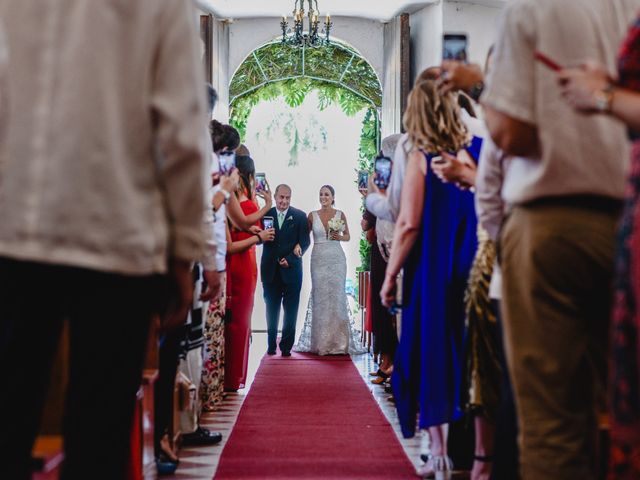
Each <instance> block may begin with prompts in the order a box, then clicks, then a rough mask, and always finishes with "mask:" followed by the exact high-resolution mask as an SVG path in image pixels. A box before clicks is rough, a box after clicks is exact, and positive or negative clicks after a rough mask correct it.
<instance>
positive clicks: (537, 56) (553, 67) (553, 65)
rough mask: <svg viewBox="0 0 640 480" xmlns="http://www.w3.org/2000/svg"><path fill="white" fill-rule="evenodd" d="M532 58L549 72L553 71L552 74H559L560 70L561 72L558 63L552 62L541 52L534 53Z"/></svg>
mask: <svg viewBox="0 0 640 480" xmlns="http://www.w3.org/2000/svg"><path fill="white" fill-rule="evenodd" d="M533 58H535V59H536V60H537V61H539V62H540V63H542V64H543V65H544V66H546V67H547V68H549V69H550V70H553V71H554V72H559V71H560V70H562V66H560V64H559V63H557V62H554V61H553V60H551V59H550V58H549V57H547V56H546V55H545V54H544V53H542V52H535V53H534V54H533Z"/></svg>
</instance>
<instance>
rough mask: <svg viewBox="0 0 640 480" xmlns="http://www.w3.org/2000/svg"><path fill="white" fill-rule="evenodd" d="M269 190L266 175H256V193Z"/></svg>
mask: <svg viewBox="0 0 640 480" xmlns="http://www.w3.org/2000/svg"><path fill="white" fill-rule="evenodd" d="M266 189H267V176H266V174H264V173H256V192H264V191H265V190H266Z"/></svg>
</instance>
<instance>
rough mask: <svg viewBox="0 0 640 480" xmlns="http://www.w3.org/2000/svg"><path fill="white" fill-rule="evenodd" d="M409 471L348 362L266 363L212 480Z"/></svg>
mask: <svg viewBox="0 0 640 480" xmlns="http://www.w3.org/2000/svg"><path fill="white" fill-rule="evenodd" d="M414 477H415V474H414V470H413V467H412V465H411V463H410V462H409V459H408V458H407V457H406V455H405V453H404V451H403V450H402V447H401V445H400V442H398V439H397V438H396V436H395V434H394V432H393V430H392V429H391V426H390V425H389V423H388V422H387V420H386V419H385V417H384V415H383V414H382V412H381V411H380V409H379V407H378V405H377V404H376V402H375V400H374V399H373V397H372V396H371V393H370V392H369V390H368V389H367V386H366V385H365V383H364V382H363V381H362V378H361V377H360V375H359V373H358V371H357V370H356V367H355V365H354V364H353V362H351V359H350V358H349V357H346V356H343V357H316V356H311V355H302V354H295V353H294V354H293V357H291V358H282V357H281V356H279V355H278V356H274V357H265V358H264V359H263V360H262V363H261V365H260V369H259V370H258V373H257V375H256V379H255V381H254V383H253V385H252V387H251V391H250V392H249V395H248V396H247V399H246V400H245V402H244V405H243V406H242V410H241V411H240V416H239V417H238V421H237V423H236V426H235V428H234V429H233V432H232V433H231V437H230V438H229V442H228V443H227V445H226V447H225V449H224V452H223V453H222V458H221V460H220V466H219V468H218V472H217V474H216V476H215V478H216V480H239V479H269V480H273V479H278V480H280V479H318V480H320V479H358V480H369V479H381V480H382V479H384V480H394V479H412V478H414Z"/></svg>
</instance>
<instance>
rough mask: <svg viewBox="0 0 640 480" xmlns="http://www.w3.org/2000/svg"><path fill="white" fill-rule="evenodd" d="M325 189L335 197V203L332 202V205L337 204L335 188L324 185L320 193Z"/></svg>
mask: <svg viewBox="0 0 640 480" xmlns="http://www.w3.org/2000/svg"><path fill="white" fill-rule="evenodd" d="M323 188H326V189H327V190H329V191H330V192H331V196H332V197H333V202H331V205H335V204H336V189H335V188H333V187H332V186H331V185H323V186H322V187H320V191H322V189H323Z"/></svg>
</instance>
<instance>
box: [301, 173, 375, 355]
mask: <svg viewBox="0 0 640 480" xmlns="http://www.w3.org/2000/svg"><path fill="white" fill-rule="evenodd" d="M334 204H335V190H334V189H333V187H332V186H330V185H325V186H323V187H322V188H321V189H320V205H321V207H322V208H320V210H318V211H316V212H311V213H310V214H309V230H311V231H312V232H313V251H312V252H311V297H310V298H309V306H308V307H307V316H306V319H305V322H304V327H303V329H302V334H301V335H300V339H299V340H298V343H297V345H296V346H295V347H294V348H293V349H294V350H295V351H296V352H310V353H316V354H318V355H345V354H360V353H364V352H365V351H366V350H365V349H364V348H362V347H361V345H360V340H359V334H358V332H357V331H356V330H355V328H354V324H353V319H352V318H351V314H350V310H349V304H348V301H347V294H346V293H345V283H346V279H347V258H346V256H345V254H344V250H343V249H342V246H341V245H340V242H348V241H349V240H350V239H351V236H350V235H349V226H348V225H347V219H346V217H345V216H344V213H342V212H341V211H340V210H336V209H335V208H333V205H334Z"/></svg>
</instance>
